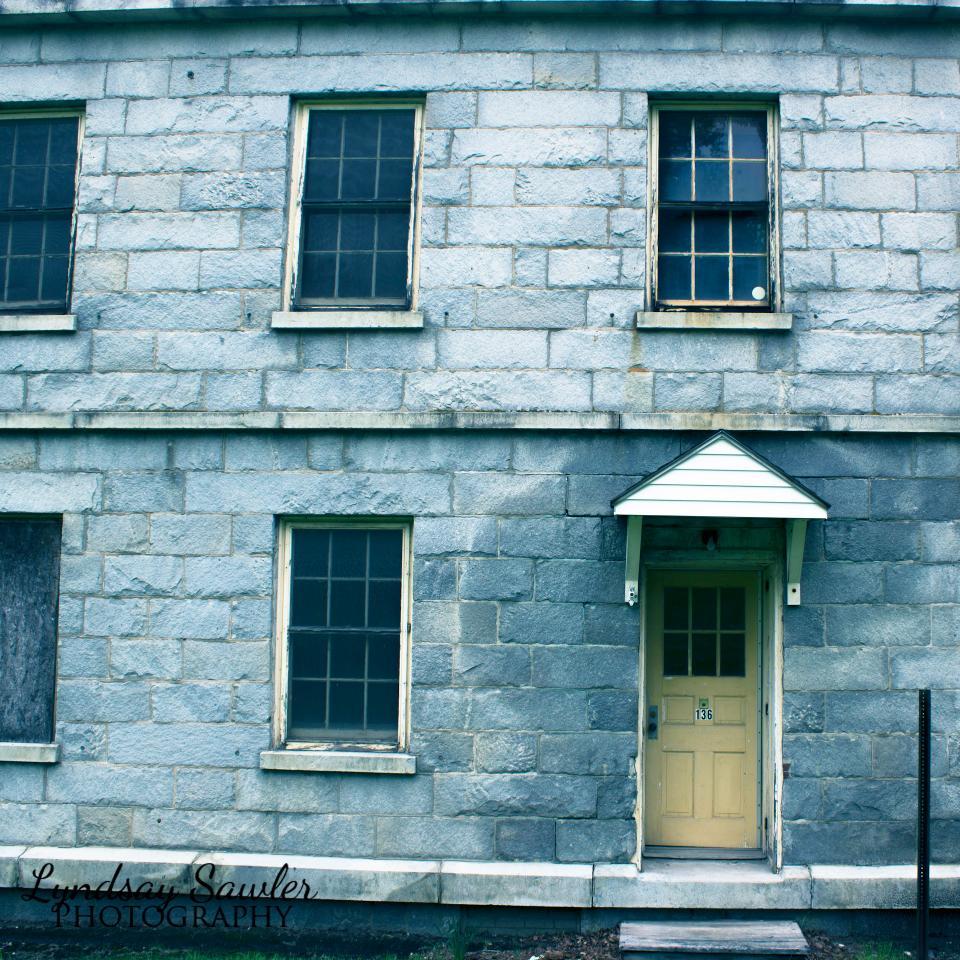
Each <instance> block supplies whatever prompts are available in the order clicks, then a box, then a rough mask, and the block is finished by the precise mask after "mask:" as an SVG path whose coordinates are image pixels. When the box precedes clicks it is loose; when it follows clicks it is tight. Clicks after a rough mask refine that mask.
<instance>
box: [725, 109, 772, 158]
mask: <svg viewBox="0 0 960 960" xmlns="http://www.w3.org/2000/svg"><path fill="white" fill-rule="evenodd" d="M731 126H732V128H733V155H734V156H735V157H756V158H757V159H761V160H762V159H763V158H764V157H766V155H767V115H766V114H765V113H738V114H734V115H733V117H732V120H731Z"/></svg>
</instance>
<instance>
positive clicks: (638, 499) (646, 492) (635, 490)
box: [613, 430, 829, 606]
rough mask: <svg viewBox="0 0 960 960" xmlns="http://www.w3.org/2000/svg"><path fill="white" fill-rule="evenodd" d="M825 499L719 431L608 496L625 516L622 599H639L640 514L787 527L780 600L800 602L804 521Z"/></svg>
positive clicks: (817, 513) (815, 516)
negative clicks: (768, 521) (776, 522)
mask: <svg viewBox="0 0 960 960" xmlns="http://www.w3.org/2000/svg"><path fill="white" fill-rule="evenodd" d="M828 508H829V504H828V503H826V502H825V501H824V500H822V499H821V498H820V497H818V496H817V495H816V494H815V493H813V491H811V490H808V489H807V488H806V487H805V486H803V484H802V483H800V482H799V481H797V480H795V479H794V478H793V477H790V476H788V475H787V474H785V473H784V472H783V471H782V470H780V469H779V468H778V467H775V466H774V465H773V464H772V463H770V461H769V460H766V459H765V458H764V457H761V456H760V455H759V454H757V453H754V452H753V451H752V450H750V449H749V448H747V447H745V446H744V445H743V444H742V443H740V441H739V440H736V439H735V438H734V437H732V436H731V435H730V434H729V433H727V432H726V431H724V430H720V431H718V432H717V433H715V434H713V436H711V437H709V438H708V439H707V440H705V441H704V442H703V443H701V444H700V445H699V446H697V447H694V448H693V449H692V450H690V451H688V452H687V453H684V454H681V455H680V456H679V457H677V458H676V459H674V460H671V461H670V462H669V463H666V464H664V465H663V466H662V467H661V468H660V469H659V470H655V471H654V472H653V473H651V474H650V475H649V476H646V477H644V478H643V480H641V481H640V482H639V483H638V484H636V485H634V486H632V487H630V489H629V490H625V491H624V492H623V493H622V494H620V496H619V497H617V498H616V499H615V500H614V501H613V512H614V514H615V515H616V516H625V517H627V518H628V519H627V568H626V595H625V599H626V602H627V603H629V604H631V605H632V604H634V603H636V602H637V599H638V598H639V574H640V538H641V532H642V524H643V518H644V517H740V518H744V519H746V518H749V517H766V518H773V519H782V520H784V521H785V524H786V557H785V563H786V579H787V603H788V604H789V605H790V606H796V605H797V604H799V603H800V567H801V562H802V560H803V543H804V538H805V537H806V530H807V521H808V520H825V519H826V517H827V510H828Z"/></svg>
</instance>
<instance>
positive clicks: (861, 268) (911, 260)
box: [835, 251, 918, 290]
mask: <svg viewBox="0 0 960 960" xmlns="http://www.w3.org/2000/svg"><path fill="white" fill-rule="evenodd" d="M835 262H836V285H837V286H838V287H846V288H848V289H865V288H866V289H870V288H871V286H872V287H873V289H877V290H916V289H917V288H918V280H917V257H916V255H915V254H910V253H886V252H880V251H870V252H867V251H855V252H850V253H837V254H836V255H835Z"/></svg>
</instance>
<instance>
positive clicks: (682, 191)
mask: <svg viewBox="0 0 960 960" xmlns="http://www.w3.org/2000/svg"><path fill="white" fill-rule="evenodd" d="M660 199H661V200H665V201H668V202H671V201H683V200H689V199H690V161H689V160H661V161H660Z"/></svg>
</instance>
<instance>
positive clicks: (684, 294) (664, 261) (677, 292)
mask: <svg viewBox="0 0 960 960" xmlns="http://www.w3.org/2000/svg"><path fill="white" fill-rule="evenodd" d="M657 297H658V298H659V299H660V300H689V299H690V257H680V256H676V255H669V256H661V257H660V258H659V259H658V261H657Z"/></svg>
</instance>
